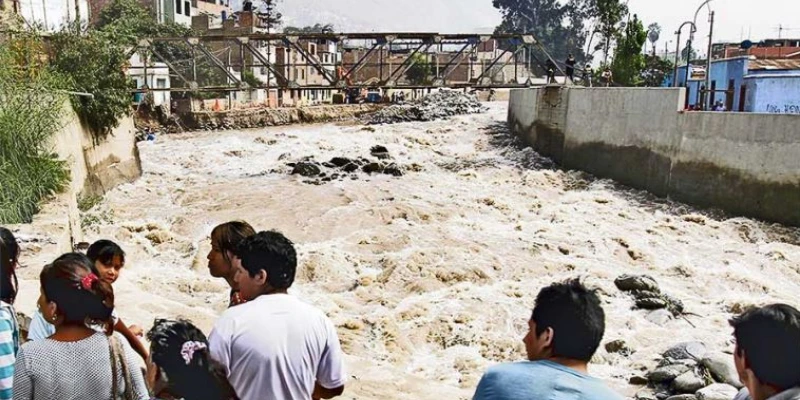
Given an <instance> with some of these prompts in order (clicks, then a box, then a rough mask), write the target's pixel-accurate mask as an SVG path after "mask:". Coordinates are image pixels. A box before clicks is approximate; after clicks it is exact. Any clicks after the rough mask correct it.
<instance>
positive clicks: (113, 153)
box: [53, 108, 142, 196]
mask: <svg viewBox="0 0 800 400" xmlns="http://www.w3.org/2000/svg"><path fill="white" fill-rule="evenodd" d="M64 115H65V116H64V127H63V128H62V129H61V131H60V132H59V133H58V134H56V135H55V136H54V138H53V147H54V150H55V152H56V153H57V154H58V155H59V156H60V157H61V158H62V159H64V160H67V162H68V163H69V168H70V172H71V175H72V181H71V183H70V187H71V192H73V193H75V194H76V195H79V196H100V195H103V194H105V193H106V192H107V191H109V190H110V189H112V188H114V187H115V186H117V185H119V184H120V183H125V182H131V181H133V180H135V179H137V178H138V177H139V176H141V175H142V166H141V162H140V160H139V150H138V147H136V129H135V128H134V126H133V118H130V117H126V118H123V119H122V120H121V121H120V124H119V126H118V127H117V128H115V129H114V130H113V132H112V133H111V134H110V135H108V136H107V137H106V138H105V139H103V140H102V141H100V142H99V143H96V142H95V140H94V137H93V135H92V134H91V132H90V131H89V130H88V128H85V127H83V126H82V125H81V123H80V119H79V118H78V116H77V115H76V114H75V113H74V112H73V111H72V109H71V108H70V109H69V110H67V111H66V112H65V114H64Z"/></svg>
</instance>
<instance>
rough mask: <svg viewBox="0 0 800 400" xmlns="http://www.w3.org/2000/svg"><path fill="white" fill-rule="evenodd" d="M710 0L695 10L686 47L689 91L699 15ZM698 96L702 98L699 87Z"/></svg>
mask: <svg viewBox="0 0 800 400" xmlns="http://www.w3.org/2000/svg"><path fill="white" fill-rule="evenodd" d="M710 2H711V0H705V1H703V3H702V4H700V7H697V11H695V12H694V19H693V20H692V30H691V33H690V34H689V43H688V44H687V45H686V47H687V51H686V91H687V92H689V90H690V89H689V73H690V71H691V69H692V41H693V40H694V34H695V32H697V15H698V14H700V10H702V9H703V6H706V5H708V3H710ZM708 10H709V11H711V6H708ZM710 72H711V71H706V76H708V74H709V73H710ZM707 89H708V87H706V90H707ZM697 97H698V100H699V99H700V88H699V87H698V88H697Z"/></svg>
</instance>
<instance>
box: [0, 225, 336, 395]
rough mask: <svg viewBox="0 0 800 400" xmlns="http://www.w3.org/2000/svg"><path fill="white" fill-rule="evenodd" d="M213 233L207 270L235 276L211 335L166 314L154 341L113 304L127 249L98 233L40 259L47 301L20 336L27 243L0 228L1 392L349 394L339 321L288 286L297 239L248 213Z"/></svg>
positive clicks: (157, 325) (230, 277) (293, 270)
mask: <svg viewBox="0 0 800 400" xmlns="http://www.w3.org/2000/svg"><path fill="white" fill-rule="evenodd" d="M211 239H212V240H211V242H212V248H211V251H210V252H209V254H208V261H209V270H210V272H211V274H212V275H213V276H215V277H220V278H225V279H226V280H227V281H228V283H229V284H230V286H231V293H230V304H229V306H230V307H229V309H228V310H227V311H226V312H224V313H223V314H222V316H221V317H220V319H219V320H218V321H217V322H216V324H215V325H214V328H213V330H212V331H211V334H210V335H209V337H208V338H207V337H206V336H205V334H203V332H202V331H200V329H198V328H197V327H196V326H194V325H193V324H192V323H191V322H189V321H184V320H161V319H159V320H156V321H155V323H154V325H153V326H152V328H151V329H150V330H149V331H148V332H147V334H146V337H147V341H148V342H149V343H150V346H149V348H148V347H145V346H144V345H143V344H142V341H141V340H140V337H142V335H143V331H142V329H141V328H139V327H136V326H128V325H126V324H125V323H124V322H123V321H122V319H120V318H119V316H118V315H117V313H116V312H115V306H116V304H115V301H114V300H115V299H114V289H113V287H112V284H113V283H114V282H116V280H117V279H118V278H119V276H120V272H121V270H122V269H123V267H124V265H125V252H124V251H123V250H122V248H120V247H119V246H118V245H117V244H116V243H114V242H111V241H108V240H100V241H97V242H95V243H93V244H92V245H90V246H89V247H88V249H87V251H86V254H83V253H80V252H74V253H67V254H64V255H62V256H60V257H58V258H57V259H55V260H54V261H53V262H52V263H50V264H48V265H46V266H45V267H44V268H43V269H42V272H41V274H40V276H39V281H40V295H39V300H38V302H37V311H36V313H35V314H34V316H33V318H32V321H31V326H30V330H29V332H28V338H27V339H28V341H27V342H25V343H22V340H21V337H20V331H19V327H18V325H17V316H16V312H15V311H14V308H13V304H14V301H15V299H16V295H17V290H18V288H19V285H18V281H17V277H16V272H15V269H16V267H17V265H18V261H19V257H20V247H19V245H18V243H17V240H16V238H15V237H14V235H13V234H12V232H11V231H9V230H8V229H6V228H0V267H2V268H1V269H0V283H1V284H2V292H1V294H2V296H0V297H2V303H0V400H8V399H14V400H28V399H32V400H61V399H114V400H117V399H124V400H146V399H161V400H167V399H185V400H234V399H236V400H238V399H241V400H251V399H252V400H255V399H265V398H274V399H312V398H313V399H327V398H332V397H335V396H338V395H340V394H341V393H342V392H343V391H344V384H345V374H344V369H343V366H344V362H343V357H342V350H341V346H340V344H339V339H338V336H337V334H336V329H335V327H334V326H333V324H332V323H331V321H330V320H329V319H328V318H327V317H326V316H325V314H324V313H322V312H321V311H320V310H318V309H316V308H314V307H312V306H310V305H308V304H306V303H304V302H302V301H300V300H298V299H297V298H295V297H293V296H291V295H289V294H288V293H287V289H289V288H290V287H291V286H292V283H293V282H294V277H295V273H296V270H297V256H296V253H295V249H294V245H293V243H292V242H291V241H290V240H289V239H287V238H286V237H285V236H283V235H282V234H281V233H279V232H275V231H268V232H258V233H256V232H255V230H254V229H253V228H252V227H251V226H250V225H248V224H247V223H244V222H230V223H226V224H222V225H220V226H218V227H216V228H215V229H214V231H213V232H212V235H211ZM142 361H144V363H142ZM143 364H144V366H145V368H144V369H143V368H142V367H141V366H142V365H143Z"/></svg>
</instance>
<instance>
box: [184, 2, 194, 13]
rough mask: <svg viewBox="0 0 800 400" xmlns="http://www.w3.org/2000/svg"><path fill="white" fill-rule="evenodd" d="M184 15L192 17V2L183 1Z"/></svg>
mask: <svg viewBox="0 0 800 400" xmlns="http://www.w3.org/2000/svg"><path fill="white" fill-rule="evenodd" d="M183 15H185V16H187V17H191V15H192V4H191V3H189V2H188V1H184V2H183Z"/></svg>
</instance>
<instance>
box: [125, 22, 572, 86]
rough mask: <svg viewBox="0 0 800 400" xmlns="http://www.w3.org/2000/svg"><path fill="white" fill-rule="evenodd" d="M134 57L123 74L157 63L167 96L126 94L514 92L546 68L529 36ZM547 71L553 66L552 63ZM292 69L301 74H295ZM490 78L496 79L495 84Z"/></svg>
mask: <svg viewBox="0 0 800 400" xmlns="http://www.w3.org/2000/svg"><path fill="white" fill-rule="evenodd" d="M309 44H313V45H309ZM330 44H335V46H336V50H335V51H330V50H329V49H330V48H331V47H329V45H330ZM169 48H172V49H175V48H181V49H183V50H182V51H183V53H184V54H191V56H190V57H188V58H187V59H183V60H175V59H174V57H173V58H172V59H171V58H170V57H167V56H166V54H168V53H167V51H166V50H165V49H169ZM134 53H138V54H139V55H140V57H141V59H144V60H149V61H146V62H142V65H132V66H131V67H130V69H131V70H144V71H143V72H144V76H145V77H147V76H148V69H150V70H153V69H155V68H159V66H156V65H157V64H154V63H159V62H160V63H163V64H162V65H161V66H160V68H162V69H163V65H166V67H167V68H168V69H169V75H170V77H171V78H172V79H171V81H172V83H171V86H172V87H170V88H158V87H148V86H145V87H143V88H140V89H136V90H134V92H148V91H172V92H188V91H215V92H224V91H242V90H252V89H267V90H270V89H300V90H302V89H348V88H364V87H368V88H384V89H385V88H394V89H421V88H439V87H446V88H471V89H490V88H517V87H529V86H532V83H531V81H530V79H529V78H530V77H531V76H532V73H531V71H532V68H533V66H534V65H539V66H541V67H544V64H543V63H542V60H543V59H550V60H551V61H553V60H552V58H551V57H550V55H549V54H548V52H547V50H546V49H545V48H544V47H543V46H542V44H541V43H539V42H538V41H537V40H536V38H534V37H533V36H532V35H529V34H486V35H482V34H438V33H309V34H270V33H245V34H235V33H230V32H225V33H211V32H210V31H209V32H208V33H205V34H202V35H197V36H190V37H153V38H144V39H141V40H140V41H139V44H138V46H137V47H136V48H133V49H132V50H131V55H133V54H134ZM325 53H329V54H325ZM169 54H172V53H169ZM537 54H538V56H537ZM432 59H433V60H432ZM201 64H202V65H204V66H205V68H206V70H209V69H210V70H214V71H215V73H216V74H217V75H218V76H220V77H222V78H221V79H217V80H216V81H214V82H211V81H210V80H209V79H205V81H204V80H203V79H202V77H199V76H198V65H201ZM420 64H427V65H424V66H423V68H419V67H418V68H417V71H419V70H421V71H423V72H422V74H424V75H426V76H418V77H417V78H416V79H414V80H413V81H412V80H409V79H408V77H407V75H406V74H407V72H408V71H409V70H411V69H412V68H414V67H415V65H417V66H419V65H420ZM553 64H554V65H558V63H556V62H555V61H553ZM300 69H305V70H306V71H307V72H302V73H300V72H298V71H299V70H300ZM253 70H258V71H261V74H262V76H263V75H266V80H263V79H260V80H255V82H256V83H258V84H256V85H253V84H252V83H253V82H254V80H253V79H252V77H250V79H248V76H247V75H248V74H252V71H253ZM247 71H250V72H247ZM137 73H138V72H137ZM151 73H152V72H151ZM498 75H502V77H501V79H498ZM511 75H513V77H511ZM521 80H522V82H520V81H521ZM247 82H250V84H248V83H247Z"/></svg>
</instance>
